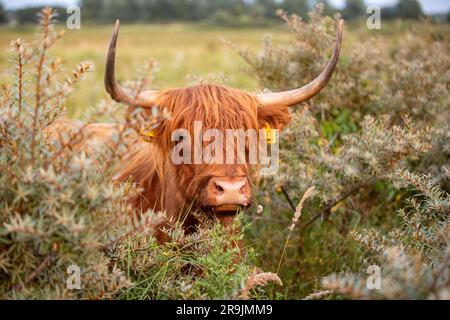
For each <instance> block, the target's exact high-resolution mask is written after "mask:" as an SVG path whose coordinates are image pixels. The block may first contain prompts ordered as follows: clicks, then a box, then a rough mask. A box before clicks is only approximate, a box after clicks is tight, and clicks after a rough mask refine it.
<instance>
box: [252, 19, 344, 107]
mask: <svg viewBox="0 0 450 320" xmlns="http://www.w3.org/2000/svg"><path fill="white" fill-rule="evenodd" d="M343 29H344V21H343V20H342V19H341V20H340V21H339V24H338V30H337V34H336V45H335V47H334V51H333V56H332V57H331V59H330V61H328V64H327V66H326V67H325V69H324V70H323V71H322V72H321V73H320V75H319V76H318V77H317V78H316V79H314V80H313V81H311V82H310V83H308V84H307V85H305V86H303V87H301V88H299V89H293V90H289V91H283V92H277V93H265V94H258V95H257V98H258V100H259V102H260V103H261V104H262V105H263V106H274V105H284V106H292V105H294V104H298V103H301V102H303V101H306V100H308V99H310V98H312V97H313V96H315V95H316V94H318V93H319V92H320V90H322V89H323V87H325V85H326V84H327V83H328V81H329V80H330V78H331V75H332V74H333V71H334V69H335V68H336V64H337V62H338V59H339V53H340V51H341V41H342V30H343Z"/></svg>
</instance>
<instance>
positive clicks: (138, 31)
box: [0, 24, 288, 115]
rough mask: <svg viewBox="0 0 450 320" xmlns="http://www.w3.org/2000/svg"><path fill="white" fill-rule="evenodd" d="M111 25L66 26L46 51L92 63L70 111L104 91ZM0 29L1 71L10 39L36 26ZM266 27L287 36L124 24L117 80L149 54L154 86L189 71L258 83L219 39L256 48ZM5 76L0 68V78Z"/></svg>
mask: <svg viewBox="0 0 450 320" xmlns="http://www.w3.org/2000/svg"><path fill="white" fill-rule="evenodd" d="M112 27H113V26H112V25H111V26H107V25H104V26H96V25H87V26H84V25H83V27H82V29H81V30H66V34H65V36H64V37H63V39H61V40H60V41H59V42H58V43H57V44H56V45H55V47H54V48H52V50H51V51H50V54H51V56H52V57H60V58H62V59H63V65H64V67H65V68H67V69H68V70H70V68H73V67H75V66H76V65H77V64H78V63H80V62H82V61H91V62H93V64H94V71H93V74H90V75H88V76H87V78H86V79H85V81H83V82H82V83H81V84H80V87H79V88H78V89H77V90H76V94H75V95H74V96H71V97H70V98H69V99H68V106H69V110H70V112H71V113H72V114H73V115H76V114H79V111H80V110H83V109H85V108H86V106H95V105H96V104H97V103H99V102H100V101H101V100H102V99H103V98H105V97H106V93H105V90H104V87H103V72H104V63H105V57H106V52H107V49H108V44H109V40H110V36H111V32H112ZM59 29H62V27H61V26H60V27H59ZM0 30H1V32H0V70H3V71H4V70H5V69H7V67H8V66H9V65H10V58H12V55H11V53H10V52H9V51H8V50H7V49H8V47H9V44H10V41H11V40H14V39H17V38H21V39H24V40H26V41H27V40H29V39H32V37H33V35H34V33H35V29H34V26H29V27H23V28H6V29H5V28H4V29H0ZM265 33H271V34H272V35H273V37H274V39H277V40H278V39H280V40H283V39H286V38H287V36H288V33H287V31H286V30H284V29H282V28H277V27H272V28H266V29H261V28H258V29H253V28H252V29H219V28H214V27H212V28H206V27H205V26H203V25H194V24H167V25H123V26H122V27H121V32H120V36H119V43H118V53H117V54H118V56H117V67H118V75H117V76H118V79H119V80H128V79H136V78H137V77H138V76H139V74H140V73H139V70H140V69H142V68H143V67H144V66H145V65H146V64H147V62H148V61H149V60H151V59H153V60H155V61H156V62H157V63H158V69H159V72H157V74H156V75H155V81H154V84H153V87H155V88H166V87H175V86H184V85H187V84H189V83H190V81H191V80H190V79H191V78H190V77H189V76H190V75H191V76H199V77H208V76H209V75H211V74H213V75H215V74H219V73H223V74H224V75H225V77H226V79H227V84H229V85H230V86H236V87H239V88H243V89H247V90H254V89H256V88H257V83H256V82H255V80H254V79H252V78H250V77H249V76H248V75H246V74H245V73H244V72H242V68H241V67H242V65H243V61H242V60H241V59H240V58H239V57H238V55H237V54H236V53H235V52H233V50H231V49H230V48H228V47H227V46H226V45H224V44H222V43H221V41H220V37H223V38H225V39H228V40H230V41H232V42H233V43H236V44H239V45H242V46H248V47H254V48H258V47H260V44H261V39H262V37H263V35H264V34H265ZM6 77H7V76H6V75H5V73H4V72H2V75H0V80H4V79H5V78H6Z"/></svg>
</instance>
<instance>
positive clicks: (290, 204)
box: [281, 186, 295, 212]
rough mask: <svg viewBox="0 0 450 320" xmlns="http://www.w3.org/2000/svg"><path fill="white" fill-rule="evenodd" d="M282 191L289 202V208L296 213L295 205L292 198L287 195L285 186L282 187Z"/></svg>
mask: <svg viewBox="0 0 450 320" xmlns="http://www.w3.org/2000/svg"><path fill="white" fill-rule="evenodd" d="M281 191H282V192H283V194H284V196H285V197H286V200H287V201H288V202H289V206H290V207H291V209H292V210H294V212H295V205H294V203H293V202H292V199H291V197H289V194H288V193H287V191H286V189H285V188H284V186H281Z"/></svg>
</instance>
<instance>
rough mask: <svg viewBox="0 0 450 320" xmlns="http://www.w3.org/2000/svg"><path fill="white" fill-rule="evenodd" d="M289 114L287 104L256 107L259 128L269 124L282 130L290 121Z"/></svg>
mask: <svg viewBox="0 0 450 320" xmlns="http://www.w3.org/2000/svg"><path fill="white" fill-rule="evenodd" d="M291 118H292V116H291V114H290V113H289V109H288V107H287V106H269V107H265V106H263V107H259V108H258V124H259V127H260V128H264V127H265V126H267V125H269V126H270V127H272V128H274V129H279V130H282V129H284V128H285V127H286V126H287V125H288V124H289V122H291Z"/></svg>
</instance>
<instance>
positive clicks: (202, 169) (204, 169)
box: [118, 85, 291, 224]
mask: <svg viewBox="0 0 450 320" xmlns="http://www.w3.org/2000/svg"><path fill="white" fill-rule="evenodd" d="M157 105H158V107H159V109H163V108H165V109H167V110H168V111H169V113H170V119H168V120H167V121H165V122H164V123H162V124H161V125H160V126H159V127H158V128H157V129H156V130H154V133H155V137H154V141H153V143H150V144H145V145H144V144H139V145H138V146H136V148H135V149H134V150H133V151H132V152H131V153H130V155H129V156H128V157H126V158H125V159H124V161H123V166H122V169H121V172H120V175H119V178H118V180H119V181H122V182H125V181H130V179H131V180H132V181H133V182H135V183H137V184H138V185H139V187H140V188H141V189H142V193H141V194H140V195H137V196H134V197H133V198H130V199H129V201H130V202H131V203H132V205H133V206H134V207H135V208H136V209H137V210H143V211H145V210H147V209H151V208H152V209H156V210H165V211H166V212H167V214H168V217H169V218H175V219H176V218H179V217H180V214H181V213H182V212H183V209H184V208H185V207H186V206H190V205H191V204H193V205H194V207H202V206H204V205H206V204H207V203H208V200H209V199H207V198H205V196H206V192H205V190H204V189H205V187H206V185H207V182H208V180H209V179H210V178H211V177H212V176H225V177H233V176H245V177H247V178H248V179H249V180H250V181H251V180H252V179H251V177H250V174H249V172H250V171H249V170H250V168H249V167H248V166H247V165H205V164H201V165H199V164H197V165H188V164H181V165H174V164H173V163H172V162H171V159H170V152H171V150H172V148H173V147H174V146H175V144H176V142H173V141H171V135H172V132H173V131H174V130H176V129H180V128H183V129H187V130H189V132H191V137H193V131H194V128H193V126H194V121H202V124H203V129H204V130H206V129H209V128H215V129H219V130H221V131H225V129H243V130H247V129H255V130H258V129H260V128H262V127H264V126H265V125H266V124H270V125H271V127H273V128H278V129H281V128H283V127H284V126H286V125H287V124H288V123H289V121H290V118H291V117H290V114H289V111H288V108H287V107H286V106H278V107H270V108H262V107H260V106H258V102H257V100H256V99H255V97H254V96H253V95H251V94H247V93H245V92H243V91H240V90H235V89H230V88H226V87H223V86H217V85H197V86H193V87H188V88H181V89H172V90H166V91H162V92H161V94H160V95H159V97H158V99H157ZM219 219H220V217H219ZM221 220H222V222H223V223H224V224H229V223H231V222H232V219H229V218H227V217H223V219H221ZM186 223H187V224H190V223H192V221H191V220H190V219H188V220H187V221H186Z"/></svg>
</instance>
